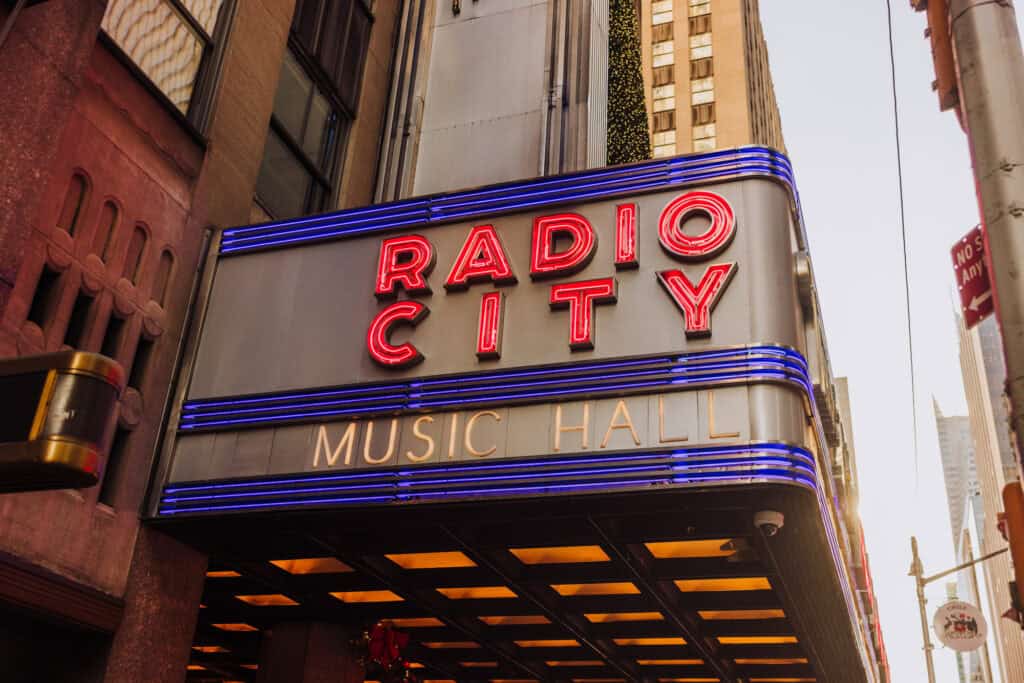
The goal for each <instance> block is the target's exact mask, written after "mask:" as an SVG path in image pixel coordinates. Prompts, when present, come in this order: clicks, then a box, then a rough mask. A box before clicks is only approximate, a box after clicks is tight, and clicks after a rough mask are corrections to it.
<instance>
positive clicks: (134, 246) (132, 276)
mask: <svg viewBox="0 0 1024 683" xmlns="http://www.w3.org/2000/svg"><path fill="white" fill-rule="evenodd" d="M145 251H146V231H145V230H144V229H143V228H142V226H140V225H136V226H135V230H133V231H132V239H131V241H130V242H128V253H127V254H126V255H125V257H124V270H122V271H121V274H122V275H123V276H124V277H126V278H128V279H129V280H131V281H132V283H133V284H138V279H139V270H140V269H141V266H142V257H143V256H144V255H145Z"/></svg>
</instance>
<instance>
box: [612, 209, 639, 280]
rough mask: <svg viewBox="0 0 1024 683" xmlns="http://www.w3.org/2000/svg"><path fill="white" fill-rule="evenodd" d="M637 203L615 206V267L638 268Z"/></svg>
mask: <svg viewBox="0 0 1024 683" xmlns="http://www.w3.org/2000/svg"><path fill="white" fill-rule="evenodd" d="M638 265H639V263H638V262H637V260H636V204H619V205H618V206H616V207H615V267H616V268H617V269H618V270H625V269H626V268H636V267H637V266H638Z"/></svg>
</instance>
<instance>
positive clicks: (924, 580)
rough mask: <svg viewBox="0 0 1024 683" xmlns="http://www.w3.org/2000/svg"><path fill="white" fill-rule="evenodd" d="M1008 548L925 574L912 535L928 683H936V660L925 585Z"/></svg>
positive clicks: (913, 572) (913, 571) (913, 570)
mask: <svg viewBox="0 0 1024 683" xmlns="http://www.w3.org/2000/svg"><path fill="white" fill-rule="evenodd" d="M1008 550H1009V548H1000V549H999V550H996V551H994V552H991V553H988V554H987V555H982V556H981V557H979V558H976V559H973V560H971V561H970V562H964V563H963V564H958V565H957V566H955V567H953V568H952V569H947V570H946V571H944V572H939V573H938V574H932V575H931V576H925V575H924V564H923V563H922V562H921V556H920V555H918V553H917V537H916V536H911V537H910V553H911V556H912V557H911V560H910V572H909V574H910V576H913V577H914V583H916V584H917V606H918V608H919V609H920V610H921V637H922V638H923V639H924V648H923V649H924V661H925V663H926V664H927V665H928V683H935V662H934V661H933V659H932V650H934V649H935V646H934V645H932V638H931V631H930V630H929V629H928V609H927V607H926V605H927V604H928V598H926V597H925V596H924V587H925V586H927V585H928V584H929V583H931V582H932V581H938V580H939V579H944V578H946V577H947V576H949V575H950V574H956V573H957V572H958V571H960V570H961V569H967V568H968V567H973V566H974V565H976V564H978V563H980V562H984V561H985V560H990V559H992V558H993V557H996V556H997V555H1002V554H1003V553H1005V552H1007V551H1008Z"/></svg>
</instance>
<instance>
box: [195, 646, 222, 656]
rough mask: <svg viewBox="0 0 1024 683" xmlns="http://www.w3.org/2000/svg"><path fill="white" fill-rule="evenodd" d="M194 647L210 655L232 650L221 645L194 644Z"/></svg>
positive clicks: (197, 650)
mask: <svg viewBox="0 0 1024 683" xmlns="http://www.w3.org/2000/svg"><path fill="white" fill-rule="evenodd" d="M192 649H193V650H195V651H196V652H202V653H203V654H208V655H212V654H214V653H215V652H230V650H228V649H227V648H224V647H221V646H220V645H193V646H192Z"/></svg>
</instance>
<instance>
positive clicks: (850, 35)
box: [761, 0, 1019, 683]
mask: <svg viewBox="0 0 1024 683" xmlns="http://www.w3.org/2000/svg"><path fill="white" fill-rule="evenodd" d="M909 5H910V3H909V2H907V0H893V14H894V30H895V34H896V83H897V88H898V99H899V106H900V128H901V133H902V136H903V177H904V183H905V186H904V187H905V193H904V196H905V201H906V217H907V231H908V243H909V249H910V290H911V291H910V300H911V311H912V316H913V335H914V354H915V369H916V373H917V413H918V438H919V454H920V460H919V465H918V468H917V471H918V476H917V477H916V478H915V467H914V456H913V430H912V428H911V398H910V379H909V370H908V367H909V364H908V355H907V334H906V325H907V323H906V318H905V309H904V285H903V255H902V252H901V250H900V233H899V204H898V195H897V176H896V152H895V142H894V125H893V115H892V95H891V87H892V80H891V77H890V70H889V48H888V37H887V28H886V3H885V0H856V1H853V0H815V1H813V2H812V1H811V0H761V13H762V20H763V23H764V28H765V33H766V37H767V40H768V49H769V54H770V58H771V66H772V73H773V76H774V79H775V89H776V93H777V95H778V99H779V106H780V109H781V110H782V125H783V132H784V135H785V138H786V143H787V146H788V148H789V153H790V156H791V157H792V159H793V163H794V166H795V168H796V179H797V185H798V187H799V189H800V193H801V198H802V200H803V207H804V216H805V220H806V223H807V229H808V232H809V235H810V243H811V255H812V259H813V262H814V266H815V271H816V275H817V280H818V286H819V291H820V294H821V300H822V312H823V317H824V319H825V328H826V331H827V334H828V341H829V348H830V353H831V357H832V363H833V368H834V370H835V372H836V374H838V375H847V376H849V378H850V392H851V395H852V411H853V427H854V435H855V440H856V446H857V455H858V459H859V468H860V481H861V489H862V500H861V504H860V508H861V515H862V517H863V520H864V527H865V533H866V535H867V544H868V552H869V553H870V557H871V565H872V570H873V572H874V578H875V586H876V589H877V593H878V599H879V610H880V612H881V618H882V626H883V630H884V635H885V639H886V644H887V647H888V651H889V661H890V664H891V666H892V672H893V680H894V681H896V683H918V682H923V681H926V680H927V677H926V673H925V668H924V657H923V654H922V651H921V630H920V625H919V617H918V612H917V601H916V599H915V595H914V584H913V580H912V579H911V578H910V577H908V576H907V570H908V568H909V566H910V542H909V537H910V536H911V534H916V535H917V537H918V539H919V541H920V542H921V547H922V556H923V559H924V564H925V571H926V572H929V573H933V572H937V571H941V570H944V569H947V568H949V567H952V566H953V564H954V557H953V545H952V536H951V533H950V529H949V516H948V512H947V507H946V495H945V489H944V484H943V479H942V465H941V462H940V460H939V450H938V440H937V436H936V431H935V420H934V417H933V412H932V405H931V400H932V397H933V396H934V397H935V398H936V399H937V400H938V402H939V404H940V405H941V407H942V409H943V412H944V413H946V414H947V415H949V414H963V413H964V411H965V410H966V408H965V402H964V396H963V388H962V384H961V379H960V366H959V359H958V355H957V335H956V328H955V324H954V320H953V315H952V311H953V307H954V303H953V296H952V292H953V279H952V271H951V265H950V257H949V250H950V247H951V246H952V245H953V243H954V242H955V241H956V240H957V239H959V238H960V237H961V236H962V235H963V234H964V233H966V232H967V231H968V230H969V229H970V228H971V227H972V226H973V225H975V224H976V223H977V222H978V212H977V204H976V201H975V196H974V186H973V180H972V176H971V172H970V160H969V157H968V151H967V144H966V139H965V137H964V135H963V133H962V132H961V130H960V128H959V125H958V124H957V122H956V117H955V115H954V114H953V113H952V112H946V113H940V112H939V111H938V106H937V101H936V97H935V94H934V93H933V92H932V91H931V82H932V80H933V78H934V75H933V71H932V64H931V53H930V49H929V45H928V42H927V40H926V39H925V38H924V37H923V31H924V28H925V21H924V16H923V15H922V14H916V13H914V12H913V11H912V10H911V9H910V7H909ZM1018 19H1019V18H1018ZM928 597H929V606H928V607H929V614H931V613H932V612H933V611H934V609H935V608H937V607H938V606H939V605H941V604H942V603H943V602H944V601H945V599H944V598H945V589H944V586H943V585H942V582H937V583H936V584H933V585H932V586H931V587H930V589H929V592H928ZM993 654H994V653H993ZM936 669H937V674H938V680H939V681H943V682H949V683H952V682H954V681H956V680H958V679H957V674H956V664H955V660H954V658H953V656H952V654H951V652H950V651H949V650H945V649H943V648H942V647H941V646H938V649H937V650H936Z"/></svg>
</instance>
